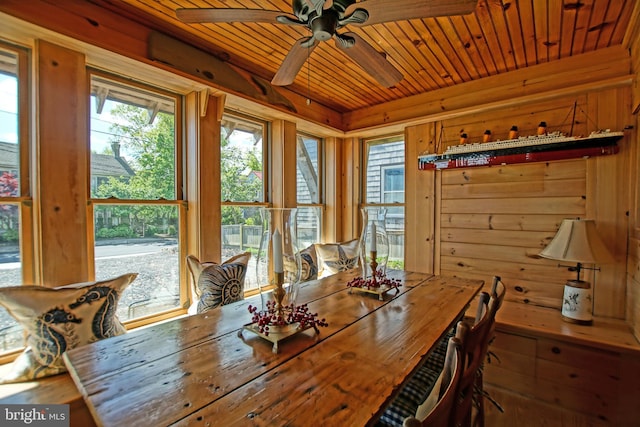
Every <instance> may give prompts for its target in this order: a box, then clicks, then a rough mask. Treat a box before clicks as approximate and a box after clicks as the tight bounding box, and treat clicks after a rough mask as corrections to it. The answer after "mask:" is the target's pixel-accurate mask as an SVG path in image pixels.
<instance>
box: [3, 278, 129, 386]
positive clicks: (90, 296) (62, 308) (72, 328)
mask: <svg viewBox="0 0 640 427" xmlns="http://www.w3.org/2000/svg"><path fill="white" fill-rule="evenodd" d="M137 276H138V275H137V274H124V275H122V276H119V277H116V278H114V279H111V280H104V281H100V282H89V283H76V284H73V285H67V286H61V287H58V288H46V287H43V286H12V287H7V288H0V305H2V306H4V307H5V308H6V309H7V311H8V312H9V314H11V316H13V318H14V319H16V321H17V322H18V323H19V324H20V325H21V326H22V327H23V328H24V329H25V331H26V332H27V334H28V336H27V347H26V348H25V350H24V351H23V352H22V354H20V355H19V356H18V357H17V358H16V360H14V361H13V364H12V365H11V369H9V371H8V372H7V374H6V375H4V377H3V378H0V383H12V382H21V381H30V380H34V379H37V378H43V377H47V376H50V375H56V374H60V373H63V372H66V370H67V369H66V367H65V365H64V361H63V360H62V354H63V353H64V352H65V351H66V350H69V349H72V348H75V347H79V346H82V345H85V344H89V343H92V342H95V341H98V340H101V339H104V338H109V337H113V336H116V335H122V334H124V333H125V332H126V329H125V327H124V325H123V324H122V323H121V322H120V320H119V319H118V316H117V315H116V311H117V308H118V300H119V298H120V295H122V292H123V291H124V290H125V289H126V287H127V286H129V284H130V283H131V282H133V280H134V279H135V278H136V277H137Z"/></svg>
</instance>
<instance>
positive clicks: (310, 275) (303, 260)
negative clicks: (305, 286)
mask: <svg viewBox="0 0 640 427" xmlns="http://www.w3.org/2000/svg"><path fill="white" fill-rule="evenodd" d="M283 261H284V269H285V270H286V271H291V270H293V268H294V267H293V265H294V261H293V259H292V257H285V258H284V260H283ZM300 267H301V270H302V271H301V273H300V281H301V282H306V281H308V280H315V279H317V278H318V258H317V256H316V248H315V247H314V245H310V246H309V247H307V248H305V249H303V250H301V251H300Z"/></svg>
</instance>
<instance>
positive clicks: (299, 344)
mask: <svg viewBox="0 0 640 427" xmlns="http://www.w3.org/2000/svg"><path fill="white" fill-rule="evenodd" d="M399 276H402V275H401V274H400V275H399ZM412 276H413V278H412V279H410V280H409V281H408V282H410V283H418V282H419V280H420V279H422V280H424V279H425V278H428V277H429V275H415V274H414V275H412ZM342 277H347V278H348V277H351V275H350V274H343V275H342ZM338 279H339V278H338V277H336V278H331V280H323V281H322V284H321V285H320V284H316V285H315V286H314V285H311V284H308V285H307V286H304V287H303V288H302V289H301V294H300V299H301V300H302V298H305V300H311V301H310V302H308V306H309V309H310V311H311V312H317V313H319V315H320V316H322V314H323V313H331V317H330V320H329V319H328V320H329V326H328V327H326V328H320V333H319V335H317V336H316V335H315V334H314V333H313V331H312V330H308V331H305V332H304V333H303V335H302V336H298V337H295V338H291V339H289V340H287V341H284V342H283V343H281V344H280V353H278V354H274V353H273V352H272V351H271V343H269V342H268V341H266V340H263V339H261V338H259V337H258V336H257V335H255V334H253V333H251V332H250V331H244V332H243V333H242V336H243V339H241V338H239V337H238V335H237V331H238V330H239V329H240V328H241V327H242V325H244V324H245V323H247V321H249V320H250V315H249V312H248V311H247V306H248V305H249V303H247V302H246V301H244V302H242V303H239V304H237V305H236V304H234V305H229V306H224V307H221V308H220V310H214V313H212V315H210V316H209V315H207V313H204V314H201V315H196V316H191V318H186V319H178V320H176V321H175V322H166V323H163V324H159V325H155V326H153V327H151V328H147V329H146V330H143V331H140V333H139V334H136V335H137V337H138V338H139V339H137V340H130V339H124V336H123V337H122V338H121V337H115V338H114V339H113V340H112V341H113V343H112V345H110V346H104V345H97V346H92V347H93V348H87V347H83V348H82V350H81V349H74V350H73V351H70V352H69V353H68V355H67V362H68V363H69V365H70V369H69V371H70V374H71V375H72V377H73V378H74V380H75V381H76V383H78V387H79V389H80V391H81V393H82V394H83V396H84V397H85V400H87V401H88V403H89V406H90V409H91V410H92V411H93V412H94V413H96V414H100V415H99V416H100V419H101V420H103V422H104V423H105V425H112V423H114V424H122V423H123V422H125V423H127V422H133V421H135V420H139V419H140V418H144V417H147V416H148V413H150V412H152V413H153V414H154V416H155V417H159V418H158V419H161V420H163V421H162V422H170V421H171V420H177V419H180V418H181V417H183V416H185V415H188V414H189V413H190V412H192V411H193V410H194V409H193V408H194V407H195V408H198V407H201V406H204V405H206V404H207V403H208V402H210V401H212V400H215V399H217V398H219V397H221V396H224V395H225V394H227V393H229V392H231V391H233V390H234V389H235V388H237V387H240V386H241V385H243V384H245V383H246V382H248V381H250V380H252V379H253V378H254V377H255V376H257V375H260V374H262V373H264V372H266V371H268V370H270V369H273V368H274V367H275V366H277V365H279V364H281V363H283V362H284V361H285V360H288V359H290V358H292V357H294V356H295V355H297V354H299V353H301V352H303V351H304V350H306V349H307V348H309V347H312V346H314V345H315V344H316V343H317V342H318V341H322V340H324V339H327V338H329V337H331V336H332V335H334V334H335V333H336V332H338V331H340V330H342V329H344V328H346V327H347V326H349V325H351V324H353V323H354V322H356V321H358V320H359V319H360V318H361V317H363V316H365V315H366V314H368V313H370V312H372V311H375V310H376V309H378V308H379V307H381V306H383V305H384V304H386V303H387V301H388V300H389V299H391V298H393V297H390V298H387V301H379V300H378V299H377V298H372V297H369V296H368V297H367V298H362V299H359V298H354V295H350V294H349V293H348V292H347V288H346V285H345V283H346V282H345V281H344V280H345V279H342V280H338ZM317 288H321V290H320V291H318V289H317ZM305 289H306V290H305ZM410 289H411V287H410V286H407V287H401V289H400V292H399V294H398V295H401V294H402V293H403V292H406V291H408V290H410ZM314 298H315V299H314ZM254 300H255V299H254ZM253 303H254V304H255V301H254V302H253ZM229 313H231V315H229ZM238 313H242V315H240V316H239V315H238ZM220 322H226V327H225V328H221V327H220V325H219V323H220ZM131 335H134V334H131ZM181 340H182V341H183V342H182V341H181ZM165 343H166V344H165ZM166 346H170V347H172V349H171V350H170V351H167V350H166V349H165V347H166ZM157 347H161V348H157ZM104 354H107V357H105V358H99V357H98V358H95V356H96V355H100V356H101V355H104ZM92 358H93V359H92ZM132 384H133V385H134V387H132V386H131V385H132ZM159 389H161V390H165V391H164V392H163V393H162V394H158V393H157V390H159ZM166 402H172V405H170V406H168V405H167V404H166ZM123 413H126V414H127V417H128V421H123V419H122V414H123Z"/></svg>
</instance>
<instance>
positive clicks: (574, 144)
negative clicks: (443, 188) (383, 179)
mask: <svg viewBox="0 0 640 427" xmlns="http://www.w3.org/2000/svg"><path fill="white" fill-rule="evenodd" d="M542 125H544V122H542V123H541V124H540V126H542ZM514 128H515V127H514ZM514 128H512V131H513V129H514ZM489 134H490V133H489ZM486 135H487V133H486V132H485V140H486ZM513 135H514V133H513V132H510V137H511V136H513ZM623 136H624V133H623V132H612V131H611V130H609V129H606V130H600V131H594V132H591V134H590V135H589V136H586V137H584V136H568V135H565V134H563V133H561V132H549V133H547V132H546V125H545V130H544V131H540V130H539V132H538V135H532V136H520V137H514V138H512V139H507V140H502V141H495V142H476V143H463V144H460V145H455V146H450V147H448V148H447V149H446V151H445V152H444V153H442V154H423V155H420V156H418V168H419V169H420V170H437V169H452V168H468V167H473V166H493V165H506V164H513V163H525V162H543V161H550V160H563V159H573V158H580V157H592V156H602V155H608V154H616V153H617V152H618V150H619V147H618V145H617V142H618V141H619V140H620V139H621V138H622V137H623ZM464 140H466V135H463V138H461V142H462V141H464Z"/></svg>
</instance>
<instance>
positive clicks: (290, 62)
mask: <svg viewBox="0 0 640 427" xmlns="http://www.w3.org/2000/svg"><path fill="white" fill-rule="evenodd" d="M318 43H319V42H318V41H317V40H315V39H313V38H312V37H305V38H302V39H300V40H298V41H297V42H296V43H295V44H294V45H293V46H291V50H289V53H288V54H287V56H286V57H285V58H284V61H282V64H280V68H279V69H278V72H277V73H276V75H275V76H273V80H271V84H272V85H274V86H287V85H290V84H291V83H293V81H294V80H295V78H296V76H297V75H298V72H299V71H300V68H302V65H303V64H304V62H305V61H306V60H307V58H308V57H309V55H310V54H311V52H313V49H315V48H316V46H317V45H318Z"/></svg>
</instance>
